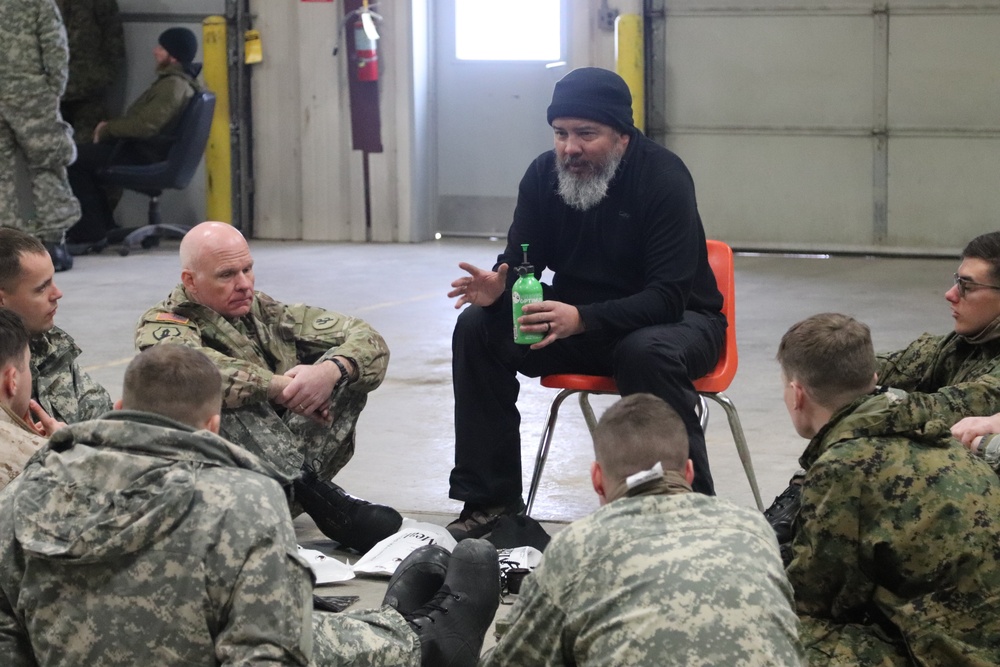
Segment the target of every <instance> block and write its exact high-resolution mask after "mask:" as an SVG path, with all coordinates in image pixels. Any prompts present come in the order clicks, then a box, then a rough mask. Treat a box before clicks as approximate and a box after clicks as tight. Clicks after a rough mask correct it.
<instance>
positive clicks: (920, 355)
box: [764, 232, 1000, 551]
mask: <svg viewBox="0 0 1000 667" xmlns="http://www.w3.org/2000/svg"><path fill="white" fill-rule="evenodd" d="M944 298H945V299H946V300H947V301H948V303H949V305H950V307H951V316H952V318H953V319H954V320H955V325H954V330H953V331H952V332H951V333H948V334H944V335H940V336H935V335H931V334H927V333H925V334H923V335H922V336H920V337H919V338H917V340H915V341H913V342H912V343H910V344H909V345H908V346H906V347H905V348H903V349H902V350H897V351H895V352H891V353H888V354H880V355H879V356H878V367H877V369H876V370H877V372H878V382H879V384H880V385H882V386H885V387H895V388H897V389H902V390H903V391H906V392H909V394H910V400H911V401H917V400H920V401H923V402H924V405H925V409H926V410H927V411H928V413H929V414H935V415H937V416H938V417H939V418H940V419H942V420H944V421H946V422H947V423H949V424H954V423H956V422H958V421H959V420H961V419H962V418H964V417H968V416H970V415H987V414H992V413H993V412H996V411H997V410H998V409H1000V232H990V233H988V234H982V235H980V236H977V237H976V238H974V239H972V240H971V241H969V243H968V245H966V246H965V249H964V250H962V263H961V264H960V265H959V267H958V271H957V273H955V284H954V285H952V286H951V288H950V289H949V290H948V291H947V292H945V294H944ZM801 481H802V476H801V471H800V472H799V473H797V474H796V475H795V476H794V477H793V478H792V480H791V483H790V485H789V487H788V488H787V489H785V491H784V492H782V493H781V495H779V496H778V497H777V498H775V500H774V502H773V503H772V504H771V506H770V507H769V508H767V511H766V512H765V513H764V515H765V516H766V517H767V519H768V521H769V522H770V523H771V526H772V527H773V528H774V530H775V532H776V533H777V534H778V542H779V543H780V544H781V545H782V549H783V551H784V550H786V549H787V544H788V541H789V540H790V539H791V526H792V522H793V521H794V519H795V514H796V512H797V511H798V507H799V504H798V496H799V484H800V482H801Z"/></svg>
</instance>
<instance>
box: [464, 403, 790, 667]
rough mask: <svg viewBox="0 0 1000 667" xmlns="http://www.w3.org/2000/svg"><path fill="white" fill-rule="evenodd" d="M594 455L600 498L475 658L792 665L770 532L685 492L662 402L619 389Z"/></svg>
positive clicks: (674, 422) (753, 515)
mask: <svg viewBox="0 0 1000 667" xmlns="http://www.w3.org/2000/svg"><path fill="white" fill-rule="evenodd" d="M594 452H595V456H596V459H597V460H596V462H595V463H593V465H592V467H591V481H592V482H593V486H594V491H595V492H596V493H597V495H598V497H599V499H600V502H601V505H602V507H601V508H600V509H599V510H597V511H596V512H594V513H593V514H592V515H590V516H588V517H586V518H584V519H580V520H579V521H576V522H575V523H573V524H571V525H570V526H568V527H567V528H566V529H565V530H562V531H560V532H559V533H557V534H556V535H555V537H553V538H552V542H551V543H550V544H549V546H548V548H546V550H545V556H544V557H543V559H542V564H541V565H540V566H539V567H538V568H537V569H536V570H535V571H534V572H533V573H532V574H531V575H530V576H528V577H527V578H526V579H525V581H524V583H523V585H522V586H521V592H520V596H519V598H518V600H517V602H516V603H515V604H514V607H513V608H512V609H511V611H510V614H509V616H508V618H509V619H510V620H511V625H510V629H509V630H508V631H507V632H506V634H505V635H504V636H503V638H502V639H501V640H500V643H499V644H498V645H497V647H496V649H495V650H493V651H492V653H490V654H488V656H487V657H486V658H485V659H484V660H483V661H482V662H481V663H480V664H482V665H484V666H489V667H493V666H497V667H503V666H506V665H512V666H513V665H517V667H530V666H532V665H539V666H541V665H580V666H581V667H582V666H585V665H686V666H689V667H694V666H706V667H707V666H709V665H712V666H715V665H718V666H720V667H721V666H722V665H782V666H783V667H791V666H792V665H800V664H802V648H801V646H800V645H799V642H798V624H797V622H796V618H795V613H794V611H793V609H792V591H791V588H790V587H789V585H788V580H787V579H786V577H785V574H784V572H783V571H782V566H781V559H780V558H779V556H778V548H777V543H776V542H775V540H774V535H773V534H772V532H771V529H770V528H769V527H768V525H767V522H765V521H764V519H763V518H762V517H761V516H760V513H759V512H757V511H755V510H750V509H747V508H743V507H737V506H736V505H733V504H732V503H730V502H728V501H726V500H723V499H721V498H716V497H712V496H707V495H703V494H700V493H693V492H692V491H691V480H692V479H693V476H694V469H693V465H692V462H691V460H690V459H689V458H688V434H687V429H686V427H685V425H684V421H683V420H682V419H681V417H680V416H679V415H678V414H677V413H676V412H675V411H674V409H673V408H672V407H670V405H668V404H667V403H666V402H665V401H663V400H662V399H660V398H658V397H656V396H653V395H651V394H632V395H631V396H627V397H625V398H623V399H621V400H620V401H618V402H617V403H615V404H614V405H613V406H611V407H610V408H609V409H608V410H607V411H606V412H605V413H604V415H603V416H602V417H601V420H600V423H599V424H598V425H597V428H596V429H595V430H594ZM464 543H465V542H461V543H460V544H464Z"/></svg>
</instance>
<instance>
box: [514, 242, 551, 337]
mask: <svg viewBox="0 0 1000 667" xmlns="http://www.w3.org/2000/svg"><path fill="white" fill-rule="evenodd" d="M521 250H523V251H524V261H523V262H522V263H521V266H519V267H517V275H518V276H519V277H518V279H517V280H516V281H515V282H514V286H513V287H511V288H510V295H511V300H512V301H513V302H514V342H515V343H520V344H521V345H533V344H535V343H540V342H542V339H543V338H545V335H544V334H541V333H529V332H527V331H521V325H519V324H518V323H517V318H519V317H521V309H522V308H523V307H524V306H525V305H526V304H529V303H539V302H540V301H541V300H542V298H543V297H542V284H541V283H540V282H538V278H536V277H535V267H534V266H532V265H531V264H529V263H528V244H527V243H522V244H521Z"/></svg>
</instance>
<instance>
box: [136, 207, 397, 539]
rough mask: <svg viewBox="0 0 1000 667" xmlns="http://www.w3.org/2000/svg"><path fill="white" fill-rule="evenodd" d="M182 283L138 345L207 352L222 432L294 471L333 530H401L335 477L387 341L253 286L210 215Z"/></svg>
mask: <svg viewBox="0 0 1000 667" xmlns="http://www.w3.org/2000/svg"><path fill="white" fill-rule="evenodd" d="M180 259H181V282H180V284H179V285H177V286H176V287H175V288H174V290H173V292H172V293H171V294H170V296H168V297H167V298H166V299H164V300H163V301H161V302H160V303H158V304H156V305H155V306H153V307H152V308H150V309H149V310H147V311H146V313H145V314H143V316H142V317H141V318H140V320H139V324H138V328H137V331H136V339H135V340H136V347H138V348H139V349H140V350H144V349H146V348H148V347H150V346H153V345H160V344H180V345H187V346H188V347H193V348H195V349H198V350H201V351H202V352H204V353H205V354H206V355H208V358H209V359H211V360H212V361H213V363H215V365H216V366H217V367H218V368H219V371H220V372H221V373H222V378H223V381H222V430H221V433H222V435H223V436H224V437H225V438H226V439H228V440H230V441H231V442H234V443H236V444H238V445H241V446H243V447H245V448H246V449H248V450H250V451H251V452H253V453H254V454H256V455H257V456H260V457H261V458H262V459H264V460H265V461H267V462H268V463H269V464H270V465H271V466H272V467H274V468H275V469H277V470H279V471H280V472H281V473H282V474H285V475H288V476H289V477H294V478H295V500H296V502H297V503H298V504H300V505H301V506H302V509H303V510H304V511H305V512H306V513H307V514H308V515H309V516H310V517H312V518H313V520H314V521H315V522H316V526H317V527H318V528H319V529H320V530H321V531H322V532H323V534H324V535H326V536H327V537H329V538H330V539H332V540H335V541H336V542H338V543H340V544H341V545H343V546H344V547H350V548H354V549H356V550H358V551H361V552H365V551H367V550H369V549H370V548H371V547H373V546H374V545H375V544H376V543H378V542H379V541H380V540H382V539H384V538H386V537H388V536H389V535H392V534H393V533H395V532H396V530H398V529H399V527H400V525H401V524H402V521H403V518H402V516H400V514H399V513H398V512H397V511H396V510H394V509H392V508H391V507H387V506H385V505H376V504H372V503H368V502H366V501H364V500H361V499H358V498H355V497H353V496H351V495H349V494H347V493H346V492H345V491H344V490H343V489H342V488H340V487H339V486H337V485H336V484H334V483H333V482H331V481H330V479H331V477H333V475H334V474H336V473H337V472H338V471H339V470H340V469H341V468H342V467H344V466H345V465H346V464H347V462H348V461H350V459H351V457H352V456H353V455H354V441H355V429H356V426H357V421H358V417H360V415H361V411H362V409H363V408H364V407H365V405H366V403H367V402H368V394H369V393H370V392H372V391H374V390H375V389H376V388H377V387H378V386H379V385H380V384H381V383H382V378H384V377H385V370H386V367H387V366H388V364H389V348H388V346H387V345H386V342H385V340H384V339H383V338H382V336H380V335H379V333H378V332H377V331H375V329H374V328H372V327H371V326H370V325H369V324H368V323H367V322H365V321H364V320H361V319H359V318H356V317H349V316H347V315H342V314H340V313H335V312H333V311H329V310H326V309H323V308H316V307H314V306H307V305H305V304H301V303H297V304H285V303H281V302H278V301H276V300H274V299H272V298H271V297H269V296H268V295H266V294H264V293H263V292H257V291H254V261H253V256H252V255H251V254H250V247H249V246H248V245H247V241H246V239H245V238H243V234H241V233H240V231H239V230H238V229H236V228H235V227H233V226H231V225H227V224H226V223H223V222H203V223H201V224H200V225H197V226H196V227H194V228H193V229H192V230H191V231H189V232H188V233H187V235H186V236H185V237H184V239H183V240H182V241H181V247H180Z"/></svg>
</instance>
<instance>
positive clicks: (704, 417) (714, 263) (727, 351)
mask: <svg viewBox="0 0 1000 667" xmlns="http://www.w3.org/2000/svg"><path fill="white" fill-rule="evenodd" d="M707 246H708V263H709V264H710V265H711V267H712V272H713V273H715V281H716V283H717V284H718V286H719V291H720V292H722V312H723V313H724V314H725V315H726V320H728V322H729V326H728V327H727V328H726V341H725V345H724V346H723V348H722V354H721V355H719V362H718V363H717V364H716V365H715V369H714V370H712V372H711V373H709V374H708V375H706V376H705V377H702V378H699V379H698V380H695V382H694V387H695V389H697V390H698V394H699V399H700V400H699V402H698V416H699V418H700V419H701V428H702V430H705V429H707V428H708V401H707V400H706V399H709V398H710V399H712V400H713V401H715V402H716V403H718V404H719V405H721V406H722V408H723V409H724V410H725V411H726V416H727V417H728V418H729V429H730V431H732V434H733V440H734V441H735V442H736V451H737V452H738V453H739V455H740V461H741V462H742V463H743V471H744V472H745V473H746V476H747V480H748V481H749V482H750V489H751V490H752V491H753V497H754V500H755V501H756V502H757V509H759V510H760V511H762V512H763V511H764V505H763V503H762V502H761V500H760V490H759V489H758V488H757V476H756V475H755V474H754V471H753V463H752V462H751V461H750V449H749V447H747V441H746V437H745V436H744V435H743V426H742V425H741V424H740V417H739V415H738V414H737V413H736V406H735V405H733V402H732V401H731V400H729V397H727V396H726V395H725V394H724V393H723V392H724V391H725V390H726V389H728V388H729V385H730V383H732V381H733V377H734V376H735V375H736V366H737V363H738V354H737V351H736V285H735V281H734V278H733V250H732V248H730V247H729V246H728V245H726V244H725V243H723V242H722V241H713V240H709V241H708V242H707ZM541 383H542V386H543V387H549V388H550V389H561V390H562V391H560V392H559V394H558V395H557V396H556V397H555V399H553V401H552V405H551V406H549V418H548V420H547V421H546V423H545V430H543V431H542V438H541V440H540V441H539V443H538V454H537V455H536V456H535V470H534V472H533V473H532V475H531V486H530V487H529V489H528V502H527V505H526V507H525V514H527V515H530V514H531V506H532V504H534V502H535V495H536V494H537V492H538V484H539V482H540V481H541V478H542V470H543V469H544V468H545V461H546V459H547V458H548V456H549V445H551V444H552V434H553V433H554V432H555V428H556V418H557V417H558V416H559V406H560V405H562V402H563V401H564V400H566V399H567V398H568V397H569V396H572V395H573V394H579V395H580V409H581V410H583V418H584V420H586V422H587V428H589V429H590V431H591V432H593V430H594V427H595V426H597V418H596V417H595V416H594V410H593V408H591V407H590V400H589V398H588V397H589V396H590V394H599V395H600V394H616V395H617V394H618V387H617V386H616V385H615V380H614V378H611V377H606V376H600V375H574V374H559V375H545V376H543V377H542V379H541Z"/></svg>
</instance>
